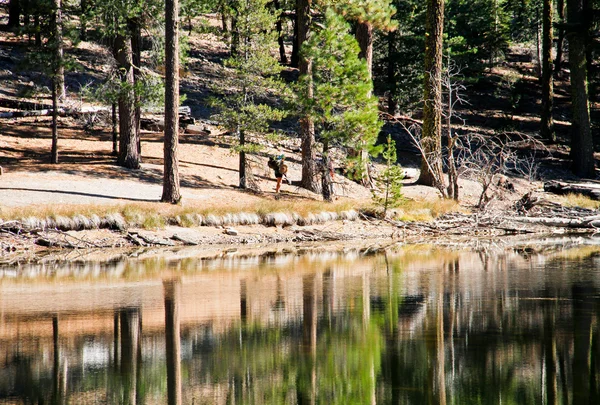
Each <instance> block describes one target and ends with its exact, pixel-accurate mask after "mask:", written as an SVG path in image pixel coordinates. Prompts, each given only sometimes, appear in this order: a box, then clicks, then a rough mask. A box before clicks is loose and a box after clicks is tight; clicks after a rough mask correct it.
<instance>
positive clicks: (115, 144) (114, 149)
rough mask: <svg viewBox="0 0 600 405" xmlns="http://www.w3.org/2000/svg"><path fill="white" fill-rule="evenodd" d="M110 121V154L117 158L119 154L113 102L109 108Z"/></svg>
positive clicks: (115, 111) (115, 112)
mask: <svg viewBox="0 0 600 405" xmlns="http://www.w3.org/2000/svg"><path fill="white" fill-rule="evenodd" d="M111 121H112V154H113V155H115V156H118V154H119V130H118V129H117V125H118V122H119V121H118V117H117V103H115V102H114V101H113V103H112V106H111Z"/></svg>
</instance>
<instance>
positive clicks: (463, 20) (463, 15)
mask: <svg viewBox="0 0 600 405" xmlns="http://www.w3.org/2000/svg"><path fill="white" fill-rule="evenodd" d="M503 5H504V0H449V1H448V5H447V15H448V18H447V21H446V27H445V30H446V33H447V35H448V38H449V39H453V38H457V39H456V40H454V41H452V42H453V44H452V45H453V46H452V51H453V52H454V53H453V54H452V59H453V60H455V61H456V63H457V64H458V65H460V66H464V67H466V66H469V67H472V66H473V64H474V63H480V62H482V61H489V60H492V59H494V58H497V57H500V56H502V55H503V53H504V52H505V51H506V49H507V48H508V40H509V36H508V35H509V19H508V15H507V14H506V12H505V10H504V8H503Z"/></svg>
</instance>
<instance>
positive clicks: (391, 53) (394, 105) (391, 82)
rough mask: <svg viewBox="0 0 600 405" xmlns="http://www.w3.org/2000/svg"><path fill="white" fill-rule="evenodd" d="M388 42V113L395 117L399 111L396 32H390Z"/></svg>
mask: <svg viewBox="0 0 600 405" xmlns="http://www.w3.org/2000/svg"><path fill="white" fill-rule="evenodd" d="M387 40H388V54H387V57H388V66H387V82H388V86H390V88H389V90H388V91H389V93H388V113H389V114H390V115H395V114H396V110H397V109H398V102H397V101H396V92H397V82H396V62H395V53H396V51H395V50H396V31H390V32H388V34H387Z"/></svg>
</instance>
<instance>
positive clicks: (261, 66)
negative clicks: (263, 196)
mask: <svg viewBox="0 0 600 405" xmlns="http://www.w3.org/2000/svg"><path fill="white" fill-rule="evenodd" d="M267 3H268V0H239V1H238V2H237V4H236V7H234V9H235V11H236V13H237V14H236V16H235V18H236V20H237V30H238V33H239V44H238V48H237V52H236V53H235V54H234V55H232V56H231V57H230V58H229V59H228V60H227V62H226V65H227V67H229V68H230V69H231V74H230V75H228V77H227V78H226V79H225V86H226V88H228V89H230V92H229V93H228V94H225V95H224V96H222V97H219V98H213V99H212V105H213V106H215V107H216V108H217V109H218V110H219V113H218V114H217V115H215V117H214V118H215V119H216V120H217V121H219V122H220V123H221V125H223V126H224V127H226V128H228V129H229V130H231V131H234V132H235V133H236V135H237V140H238V144H237V146H236V150H237V151H238V152H239V157H240V160H239V186H240V188H244V189H245V188H247V187H248V186H249V184H248V177H247V172H246V169H247V164H246V153H250V152H254V151H256V150H257V145H255V144H252V143H248V142H247V138H246V135H247V133H248V132H255V133H264V132H266V131H268V125H269V122H270V121H276V120H280V119H281V118H283V116H284V112H283V111H281V110H279V109H276V108H273V107H271V106H269V105H267V104H266V103H265V102H264V99H265V98H266V97H267V96H269V94H270V92H271V91H277V90H283V87H282V84H281V82H280V81H279V80H277V79H275V77H276V75H277V74H278V73H279V72H280V71H281V67H280V66H279V63H278V61H277V59H276V58H275V57H274V56H273V55H272V53H271V50H272V49H274V48H275V46H276V37H275V35H276V32H274V30H273V29H272V28H273V27H274V26H275V20H276V16H274V15H273V13H272V12H271V9H270V8H269V7H267ZM265 27H266V28H265ZM269 28H271V29H269Z"/></svg>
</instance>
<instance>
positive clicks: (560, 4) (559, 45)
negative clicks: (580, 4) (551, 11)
mask: <svg viewBox="0 0 600 405" xmlns="http://www.w3.org/2000/svg"><path fill="white" fill-rule="evenodd" d="M556 11H557V12H558V21H559V23H560V24H561V27H560V28H559V29H558V40H557V42H556V59H555V60H554V75H555V76H557V77H558V76H559V75H560V71H561V70H562V61H563V46H564V43H565V28H564V27H563V26H562V25H563V24H565V23H566V21H565V0H558V1H557V3H556Z"/></svg>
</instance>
